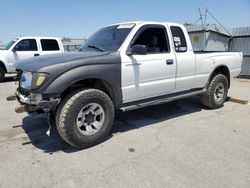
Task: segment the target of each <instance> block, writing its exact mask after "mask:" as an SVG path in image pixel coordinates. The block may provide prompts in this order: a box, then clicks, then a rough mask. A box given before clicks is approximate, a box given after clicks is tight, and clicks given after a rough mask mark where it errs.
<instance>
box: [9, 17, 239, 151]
mask: <svg viewBox="0 0 250 188" xmlns="http://www.w3.org/2000/svg"><path fill="white" fill-rule="evenodd" d="M241 63H242V53H241V52H220V53H219V52H218V53H217V52H214V53H194V51H193V49H192V46H191V42H190V39H189V36H188V33H187V31H186V29H185V27H184V26H182V25H180V24H176V23H167V22H144V21H141V22H129V23H118V24H114V25H110V26H106V27H104V28H102V29H100V30H99V31H97V32H96V33H95V34H93V35H92V36H91V37H90V38H89V39H88V40H87V41H86V42H85V43H84V44H83V46H82V48H81V51H80V52H75V53H64V54H54V55H48V56H43V57H38V58H33V59H30V60H27V61H24V62H21V63H19V64H18V65H17V70H18V81H19V87H18V89H17V92H16V95H15V97H16V98H17V99H18V101H19V102H20V104H21V105H20V106H19V107H17V108H16V112H24V111H26V112H29V113H31V114H32V113H44V112H46V113H48V114H50V117H52V118H54V119H55V121H56V126H57V130H58V132H59V134H60V135H61V137H62V138H63V139H64V140H65V141H66V142H68V143H69V144H71V145H73V146H75V147H79V148H84V147H89V146H92V145H95V144H97V143H100V142H101V141H103V140H104V139H105V137H106V136H107V134H109V132H110V129H111V127H112V125H113V120H114V114H115V113H114V112H115V110H122V111H126V110H132V109H136V108H141V107H144V106H148V105H156V104H159V103H163V102H169V101H172V100H177V99H180V98H184V97H190V96H193V95H200V96H201V102H202V103H203V104H204V105H205V106H206V107H209V108H213V109H216V108H220V107H222V106H223V103H224V102H225V100H226V98H227V93H228V89H229V88H230V79H231V77H235V76H237V75H238V74H239V73H240V70H241ZM15 97H14V98H15ZM12 98H13V97H12ZM152 113H153V112H152Z"/></svg>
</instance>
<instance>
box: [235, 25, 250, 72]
mask: <svg viewBox="0 0 250 188" xmlns="http://www.w3.org/2000/svg"><path fill="white" fill-rule="evenodd" d="M232 34H233V40H232V42H231V45H230V51H237V52H239V51H240V52H243V55H244V57H243V63H242V68H241V75H243V76H250V27H240V28H234V29H233V30H232Z"/></svg>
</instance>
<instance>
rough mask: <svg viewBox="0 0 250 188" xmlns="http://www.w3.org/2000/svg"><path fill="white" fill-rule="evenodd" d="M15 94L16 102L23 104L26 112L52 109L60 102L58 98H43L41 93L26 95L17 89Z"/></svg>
mask: <svg viewBox="0 0 250 188" xmlns="http://www.w3.org/2000/svg"><path fill="white" fill-rule="evenodd" d="M15 96H16V99H17V100H18V102H19V103H20V104H21V105H24V108H25V111H27V112H36V111H47V110H54V109H55V108H56V107H57V105H58V103H59V102H60V99H59V98H49V99H46V100H44V99H43V96H42V95H41V94H33V93H30V94H29V95H27V96H26V95H23V94H22V93H20V92H19V91H17V92H16V94H15Z"/></svg>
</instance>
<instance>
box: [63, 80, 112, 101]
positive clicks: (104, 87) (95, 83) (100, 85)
mask: <svg viewBox="0 0 250 188" xmlns="http://www.w3.org/2000/svg"><path fill="white" fill-rule="evenodd" d="M84 87H86V88H94V89H99V90H101V91H103V92H104V93H106V94H107V95H108V96H109V97H110V99H111V100H112V101H113V102H114V101H115V99H114V94H113V91H112V89H111V87H110V86H109V84H108V83H107V82H106V81H104V80H101V79H95V78H91V79H85V80H81V81H78V82H75V83H74V84H72V85H71V86H70V87H68V88H67V89H66V90H65V91H64V92H63V93H62V95H61V97H62V98H64V97H65V96H67V95H68V94H69V93H71V92H72V91H74V90H76V89H80V88H84Z"/></svg>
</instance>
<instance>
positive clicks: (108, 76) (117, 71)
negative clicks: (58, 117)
mask: <svg viewBox="0 0 250 188" xmlns="http://www.w3.org/2000/svg"><path fill="white" fill-rule="evenodd" d="M87 79H98V80H101V81H103V82H104V83H105V84H106V85H107V86H108V88H109V90H110V91H111V94H112V96H113V100H114V101H113V102H114V104H115V105H117V104H120V103H121V102H122V90H121V65H120V64H106V65H101V64H100V65H97V64H96V65H94V66H93V65H92V66H81V67H76V68H74V69H71V70H69V71H67V72H65V73H63V74H61V75H60V76H58V77H57V78H54V79H53V78H52V80H51V81H49V80H48V83H46V84H45V85H47V87H46V86H45V89H43V88H44V87H42V88H41V89H39V90H37V91H36V92H39V93H43V94H55V93H57V94H62V93H63V92H64V91H66V90H67V89H68V88H69V87H70V86H72V85H73V84H74V83H76V82H79V81H84V80H87ZM41 90H43V91H41Z"/></svg>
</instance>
